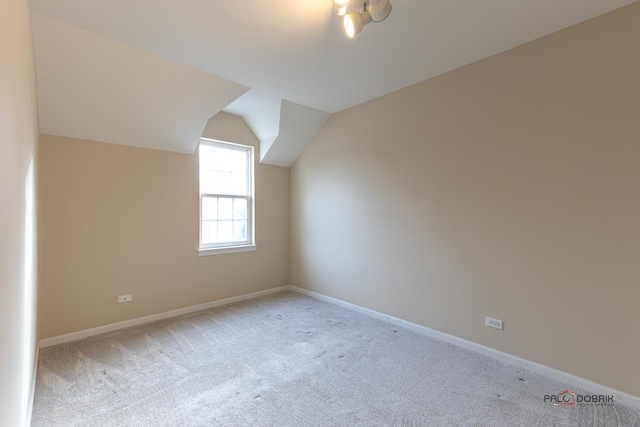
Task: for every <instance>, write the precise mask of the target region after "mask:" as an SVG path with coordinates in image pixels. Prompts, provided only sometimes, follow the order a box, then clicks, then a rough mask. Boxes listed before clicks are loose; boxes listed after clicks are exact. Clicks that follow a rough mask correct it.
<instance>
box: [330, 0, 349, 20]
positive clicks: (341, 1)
mask: <svg viewBox="0 0 640 427" xmlns="http://www.w3.org/2000/svg"><path fill="white" fill-rule="evenodd" d="M349 3H351V0H333V4H334V5H335V6H336V13H337V14H338V16H344V15H345V14H346V13H347V8H348V7H349Z"/></svg>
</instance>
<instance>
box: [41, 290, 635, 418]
mask: <svg viewBox="0 0 640 427" xmlns="http://www.w3.org/2000/svg"><path fill="white" fill-rule="evenodd" d="M565 389H569V390H571V391H573V392H576V393H580V392H581V390H579V389H577V388H576V387H573V386H572V385H570V384H564V383H560V382H557V381H554V380H551V379H549V378H546V377H544V376H541V375H538V374H534V373H531V372H528V371H526V370H523V369H520V368H516V367H513V366H510V365H507V364H504V363H501V362H498V361H496V360H493V359H490V358H487V357H484V356H481V355H478V354H475V353H472V352H469V351H466V350H464V349H460V348H458V347H455V346H453V345H450V344H447V343H443V342H440V341H437V340H434V339H431V338H429V337H426V336H423V335H419V334H416V333H414V332H412V331H409V330H406V329H403V328H400V327H397V326H394V325H391V324H388V323H385V322H382V321H379V320H377V319H373V318H370V317H368V316H365V315H363V314H360V313H357V312H353V311H351V310H348V309H345V308H341V307H338V306H335V305H332V304H328V303H325V302H322V301H318V300H316V299H313V298H310V297H307V296H303V295H299V294H297V293H292V292H282V293H278V294H273V295H269V296H266V297H262V298H258V299H254V300H250V301H245V302H241V303H237V304H233V305H228V306H223V307H218V308H215V309H210V310H205V311H200V312H197V313H193V314H188V315H184V316H181V317H177V318H173V319H169V320H164V321H160V322H155V323H151V324H147V325H143V326H138V327H134V328H129V329H125V330H120V331H116V332H111V333H108V334H104V335H100V336H95V337H91V338H87V339H84V340H81V341H76V342H72V343H67V344H62V345H59V346H55V347H49V348H45V349H43V350H42V351H41V352H40V360H39V366H38V376H37V382H36V395H35V403H34V412H33V422H32V426H34V427H40V426H43V427H44V426H46V427H55V426H64V427H72V426H118V427H120V426H150V427H152V426H171V427H177V426H279V427H280V426H296V427H297V426H313V427H320V426H403V427H405V426H406V427H409V426H509V427H514V426H545V427H548V426H580V427H584V426H606V427H613V426H634V427H640V411H638V410H634V409H632V408H629V407H626V406H623V405H620V404H610V405H600V406H598V405H592V404H580V405H576V406H572V407H560V406H554V405H553V404H551V403H548V402H547V403H545V402H544V401H543V396H544V395H546V394H557V393H558V392H561V391H563V390H565ZM585 394H587V393H585Z"/></svg>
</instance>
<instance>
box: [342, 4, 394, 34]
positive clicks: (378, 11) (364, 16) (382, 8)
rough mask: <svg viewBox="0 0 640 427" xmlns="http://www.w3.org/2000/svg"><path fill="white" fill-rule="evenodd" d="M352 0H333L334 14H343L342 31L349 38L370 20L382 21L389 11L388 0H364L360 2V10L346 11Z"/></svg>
mask: <svg viewBox="0 0 640 427" xmlns="http://www.w3.org/2000/svg"><path fill="white" fill-rule="evenodd" d="M354 2H355V1H353V0H333V4H334V5H335V7H336V14H337V15H338V16H344V18H343V23H344V31H345V32H346V33H347V36H348V37H349V38H353V37H354V36H355V35H356V34H358V33H359V32H360V31H362V28H363V27H364V26H365V25H367V24H368V23H370V22H381V21H384V20H385V19H386V18H387V16H389V14H390V13H391V3H390V2H389V0H365V1H364V2H363V3H362V12H358V11H352V12H349V13H347V12H348V9H349V6H350V5H351V3H354Z"/></svg>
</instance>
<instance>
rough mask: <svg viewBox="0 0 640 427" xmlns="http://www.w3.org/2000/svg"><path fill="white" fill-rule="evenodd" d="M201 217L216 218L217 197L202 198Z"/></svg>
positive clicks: (205, 219) (204, 218) (206, 218)
mask: <svg viewBox="0 0 640 427" xmlns="http://www.w3.org/2000/svg"><path fill="white" fill-rule="evenodd" d="M202 219H203V220H204V221H207V220H215V219H218V198H217V197H203V198H202Z"/></svg>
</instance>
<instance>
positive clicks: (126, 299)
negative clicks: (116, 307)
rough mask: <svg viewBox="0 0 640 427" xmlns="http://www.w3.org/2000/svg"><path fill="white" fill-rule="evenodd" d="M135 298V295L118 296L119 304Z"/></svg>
mask: <svg viewBox="0 0 640 427" xmlns="http://www.w3.org/2000/svg"><path fill="white" fill-rule="evenodd" d="M132 300H133V295H131V294H129V295H120V296H119V297H118V304H122V303H123V302H131V301H132Z"/></svg>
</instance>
